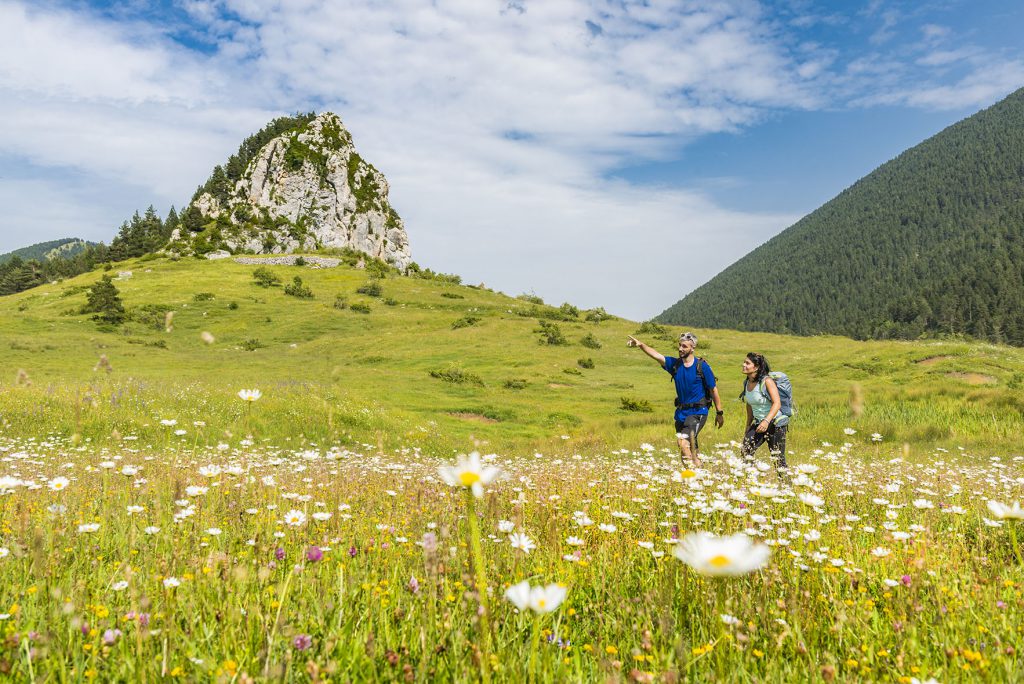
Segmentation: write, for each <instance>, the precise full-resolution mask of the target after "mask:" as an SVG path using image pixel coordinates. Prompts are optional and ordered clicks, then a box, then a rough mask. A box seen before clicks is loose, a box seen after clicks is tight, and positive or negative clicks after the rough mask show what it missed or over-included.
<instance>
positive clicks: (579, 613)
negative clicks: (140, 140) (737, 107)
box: [0, 258, 1024, 684]
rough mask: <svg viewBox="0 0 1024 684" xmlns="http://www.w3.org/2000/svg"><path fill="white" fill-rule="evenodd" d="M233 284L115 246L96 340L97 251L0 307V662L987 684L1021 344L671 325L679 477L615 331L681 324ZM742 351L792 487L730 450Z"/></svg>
mask: <svg viewBox="0 0 1024 684" xmlns="http://www.w3.org/2000/svg"><path fill="white" fill-rule="evenodd" d="M371 266H372V264H371ZM265 268H267V269H269V271H270V272H271V274H272V276H274V277H276V280H278V281H279V282H278V283H277V284H276V285H272V286H266V287H264V286H261V285H260V284H259V283H258V282H257V281H256V279H255V278H254V271H255V270H256V267H255V266H253V265H241V264H237V263H234V262H233V261H229V260H224V261H216V262H208V261H199V260H179V261H172V260H165V259H160V258H148V259H146V258H144V259H139V260H137V261H133V262H127V263H122V264H119V265H118V266H116V267H115V268H114V269H112V270H111V271H110V272H109V275H117V274H118V273H119V272H127V271H130V272H131V276H130V277H120V278H119V279H118V280H115V281H114V284H115V286H116V287H117V289H118V290H119V292H120V297H121V298H122V300H123V303H124V307H125V309H126V317H127V320H126V321H125V322H124V323H123V324H121V325H115V326H108V325H102V324H100V323H98V322H97V321H96V320H93V318H92V317H91V315H89V314H84V313H82V308H83V306H84V305H85V304H86V301H87V291H88V290H89V288H90V286H92V285H93V284H94V283H95V282H96V281H97V280H99V279H100V278H101V277H102V276H103V275H105V274H107V273H106V272H103V271H97V272H93V273H88V274H84V275H82V276H79V277H77V278H75V279H73V280H69V281H66V282H61V283H55V284H50V285H46V286H42V287H39V288H36V289H33V290H30V291H27V292H24V293H21V294H18V295H14V296H10V297H5V298H3V299H0V321H2V322H3V337H2V344H3V345H4V354H3V357H2V359H3V360H2V368H0V377H3V378H4V382H3V385H2V389H0V423H2V427H0V461H2V464H3V468H2V469H0V632H2V639H0V676H2V677H5V678H9V679H12V680H14V681H34V682H81V681H141V682H149V681H216V682H223V683H225V684H227V683H233V682H246V683H251V682H257V681H259V682H264V681H266V682H317V683H324V682H380V681H401V682H411V681H418V682H434V681H456V682H476V681H483V682H485V683H487V684H489V683H490V682H492V681H493V682H514V683H518V682H524V681H534V682H566V681H574V682H575V681H609V682H666V683H674V682H680V681H693V682H704V681H712V680H713V681H760V682H793V681H814V682H832V681H890V682H900V683H901V684H914V683H915V682H926V683H931V682H939V681H941V682H949V681H1010V680H1012V679H1014V678H1015V677H1019V674H1018V673H1019V671H1020V670H1019V662H1018V653H1019V651H1020V649H1021V648H1022V647H1024V644H1022V642H1021V634H1022V628H1021V624H1022V623H1021V620H1020V619H1019V616H1020V609H1021V607H1022V606H1024V598H1022V596H1024V594H1022V591H1024V576H1022V574H1021V567H1022V563H1024V560H1022V555H1021V551H1020V548H1019V544H1018V539H1017V530H1016V525H1017V524H1018V520H1019V519H1024V511H1021V509H1020V507H1019V504H1018V503H1017V502H1018V500H1019V498H1020V496H1019V492H1020V482H1021V481H1022V480H1021V479H1020V477H1019V466H1020V461H1021V460H1022V459H1024V456H1017V455H1015V454H1016V453H1017V451H1018V448H1019V447H1018V444H1019V437H1018V435H1020V434H1021V430H1022V427H1024V426H1022V417H1021V406H1022V405H1021V401H1020V399H1019V395H1020V385H1021V383H1022V378H1024V375H1022V373H1024V358H1022V352H1021V350H1018V349H1014V348H1008V347H998V346H991V345H986V344H977V343H970V342H964V341H955V340H954V341H921V342H913V343H910V342H857V341H853V340H848V339H843V338H838V337H787V336H781V335H768V334H748V333H738V332H731V331H722V330H696V331H695V332H696V333H697V334H698V335H699V336H700V340H701V344H700V347H699V352H700V354H702V355H703V356H705V357H706V358H707V359H708V360H709V362H710V363H711V364H712V365H713V367H714V368H715V370H716V372H717V373H718V376H719V379H720V388H721V393H722V396H723V399H724V400H725V408H726V425H725V428H724V429H723V430H721V431H715V430H714V429H713V428H710V427H709V428H708V429H707V430H706V431H705V433H704V439H703V440H702V443H701V444H702V448H701V451H702V452H703V453H704V454H705V455H706V457H707V458H706V459H705V461H704V463H703V465H702V467H700V468H697V469H696V470H690V469H684V468H682V467H681V465H680V463H679V460H678V455H677V454H676V452H675V444H674V436H673V430H672V426H671V422H670V421H671V414H672V398H673V389H672V385H671V384H670V382H669V378H668V375H667V374H666V373H664V371H662V370H661V369H660V368H658V367H657V365H656V364H655V363H654V362H653V361H651V360H650V359H649V358H647V357H646V356H645V355H643V353H642V352H640V351H639V350H637V349H631V348H627V347H626V345H625V342H626V339H627V335H636V336H637V337H639V338H640V339H641V340H643V341H645V342H648V343H650V344H652V345H654V346H655V347H657V348H658V349H660V350H661V351H662V352H664V353H669V352H672V351H673V350H674V346H675V342H676V339H677V336H678V334H679V332H680V330H681V329H679V328H661V327H658V326H654V325H651V324H649V323H648V324H645V323H638V322H634V321H628V320H623V319H618V318H611V317H607V316H604V315H602V312H601V311H598V310H593V311H581V310H578V309H577V308H576V307H573V306H572V305H571V304H561V303H559V304H557V305H555V306H550V305H545V304H543V303H541V302H539V301H537V299H536V298H535V297H529V296H519V297H513V296H508V295H505V294H502V293H498V292H492V291H490V290H488V289H487V288H485V287H484V286H482V285H481V286H477V287H472V286H464V285H460V284H457V283H455V282H454V279H453V278H450V277H443V276H440V277H439V276H435V275H433V274H431V275H432V277H430V278H421V277H408V276H399V275H397V274H394V273H386V274H378V276H379V275H384V276H385V277H372V276H371V275H370V273H369V272H368V271H367V270H365V269H358V268H354V267H348V266H343V267H337V268H324V269H316V268H310V267H305V266H268V267H265ZM264 273H265V272H264ZM296 276H298V277H299V278H301V280H302V286H301V288H298V287H297V283H296V282H295V281H294V278H295V277H296ZM274 277H270V278H269V279H270V280H274V279H275V278H274ZM285 286H291V291H292V292H297V293H299V294H303V295H304V296H301V297H296V296H293V295H289V294H286V293H285V291H284V290H285ZM309 295H312V296H309ZM552 342H557V343H552ZM749 351H760V352H763V353H764V354H766V355H767V356H768V358H769V359H770V361H771V362H772V365H773V367H774V368H775V369H777V370H784V371H786V372H787V373H788V374H789V375H790V376H791V377H792V379H793V384H794V388H795V397H796V401H797V406H798V414H797V417H796V419H795V420H794V423H793V426H794V427H793V428H792V430H791V433H790V434H791V439H790V442H789V449H790V451H791V455H790V458H789V461H790V465H791V469H790V471H789V472H788V473H784V474H777V473H776V471H775V469H774V468H773V467H772V465H771V464H770V463H768V462H767V461H768V456H767V454H765V453H763V450H762V453H760V454H759V455H758V456H759V458H757V459H755V460H754V461H751V462H747V461H744V460H743V459H742V458H740V456H739V455H738V449H737V448H736V444H735V442H734V440H737V439H738V438H739V437H740V435H741V430H742V422H743V416H744V411H743V406H742V404H740V402H739V401H738V399H736V396H737V395H738V393H739V388H740V385H741V382H742V376H741V374H740V371H739V366H740V363H741V361H742V359H743V356H744V355H745V353H746V352H749ZM241 390H259V392H260V396H259V398H258V399H257V400H255V401H244V400H243V398H242V397H240V396H239V393H240V391H241ZM470 452H472V453H471V454H470V456H469V457H468V458H467V457H466V456H465V455H464V454H467V453H470ZM480 454H483V455H482V456H481V455H480ZM989 516H991V519H990V517H989ZM709 535H711V536H709Z"/></svg>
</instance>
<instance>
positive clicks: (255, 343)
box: [242, 338, 264, 351]
mask: <svg viewBox="0 0 1024 684" xmlns="http://www.w3.org/2000/svg"><path fill="white" fill-rule="evenodd" d="M263 346H264V345H263V344H262V343H261V342H260V341H259V340H257V339H256V338H252V339H251V340H246V341H245V342H243V343H242V349H244V350H245V351H256V350H257V349H260V348H261V347H263Z"/></svg>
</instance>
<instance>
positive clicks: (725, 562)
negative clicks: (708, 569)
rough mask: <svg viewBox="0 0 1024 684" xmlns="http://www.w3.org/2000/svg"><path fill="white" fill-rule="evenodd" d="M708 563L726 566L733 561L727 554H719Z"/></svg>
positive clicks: (717, 566) (720, 566) (713, 565)
mask: <svg viewBox="0 0 1024 684" xmlns="http://www.w3.org/2000/svg"><path fill="white" fill-rule="evenodd" d="M708 563H710V564H711V565H712V567H716V568H724V567H725V566H727V565H729V564H730V563H732V561H731V560H729V558H727V557H726V556H721V555H719V556H715V557H714V558H712V559H711V560H709V561H708Z"/></svg>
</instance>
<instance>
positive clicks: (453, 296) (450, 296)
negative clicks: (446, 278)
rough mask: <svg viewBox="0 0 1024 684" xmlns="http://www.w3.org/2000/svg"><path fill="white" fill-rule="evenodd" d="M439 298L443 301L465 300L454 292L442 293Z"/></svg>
mask: <svg viewBox="0 0 1024 684" xmlns="http://www.w3.org/2000/svg"><path fill="white" fill-rule="evenodd" d="M441 296H442V297H444V298H445V299H465V297H463V296H462V295H460V294H456V293H455V292H442V293H441Z"/></svg>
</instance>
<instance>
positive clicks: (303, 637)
mask: <svg viewBox="0 0 1024 684" xmlns="http://www.w3.org/2000/svg"><path fill="white" fill-rule="evenodd" d="M312 645H313V637H311V636H309V635H308V634H300V635H299V636H297V637H295V638H294V639H293V640H292V647H293V648H295V650H296V651H305V650H306V649H307V648H309V647H310V646H312Z"/></svg>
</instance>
